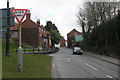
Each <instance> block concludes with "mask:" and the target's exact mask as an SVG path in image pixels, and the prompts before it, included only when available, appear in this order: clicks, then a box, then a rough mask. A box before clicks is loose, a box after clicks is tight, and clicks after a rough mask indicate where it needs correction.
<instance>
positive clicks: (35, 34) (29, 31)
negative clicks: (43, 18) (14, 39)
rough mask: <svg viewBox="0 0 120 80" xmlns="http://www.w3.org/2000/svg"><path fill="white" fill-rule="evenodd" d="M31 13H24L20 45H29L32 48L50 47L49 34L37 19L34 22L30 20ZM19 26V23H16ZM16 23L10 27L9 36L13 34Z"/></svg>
mask: <svg viewBox="0 0 120 80" xmlns="http://www.w3.org/2000/svg"><path fill="white" fill-rule="evenodd" d="M30 17H31V14H30V13H27V14H26V20H25V21H23V22H22V23H21V27H22V32H21V33H22V45H30V46H32V47H33V48H40V49H43V48H50V47H51V34H50V33H49V32H48V31H46V30H45V29H44V26H43V25H40V20H39V19H38V20H37V22H36V23H35V22H34V21H32V20H31V18H30ZM18 27H19V25H18ZM16 28H17V25H15V27H12V28H11V34H12V35H11V36H15V35H16V32H18V31H19V28H17V29H18V30H16Z"/></svg>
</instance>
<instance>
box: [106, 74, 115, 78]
mask: <svg viewBox="0 0 120 80" xmlns="http://www.w3.org/2000/svg"><path fill="white" fill-rule="evenodd" d="M106 76H107V77H109V78H112V79H114V78H113V77H112V76H110V75H106Z"/></svg>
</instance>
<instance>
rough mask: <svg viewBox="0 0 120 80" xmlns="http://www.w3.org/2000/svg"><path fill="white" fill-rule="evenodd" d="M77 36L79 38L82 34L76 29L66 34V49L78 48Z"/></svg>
mask: <svg viewBox="0 0 120 80" xmlns="http://www.w3.org/2000/svg"><path fill="white" fill-rule="evenodd" d="M78 35H79V36H81V35H82V33H81V32H79V31H77V30H76V29H73V30H72V31H70V32H69V33H68V34H67V47H69V48H70V47H73V46H80V40H79V38H78Z"/></svg>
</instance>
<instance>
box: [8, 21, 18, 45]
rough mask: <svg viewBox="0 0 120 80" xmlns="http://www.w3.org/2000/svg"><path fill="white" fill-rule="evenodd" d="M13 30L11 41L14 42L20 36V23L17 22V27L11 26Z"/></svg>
mask: <svg viewBox="0 0 120 80" xmlns="http://www.w3.org/2000/svg"><path fill="white" fill-rule="evenodd" d="M10 30H11V32H10V35H11V36H10V41H12V42H15V43H16V42H17V41H18V38H19V24H17V23H16V24H15V27H11V28H10Z"/></svg>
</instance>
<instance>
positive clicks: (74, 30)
mask: <svg viewBox="0 0 120 80" xmlns="http://www.w3.org/2000/svg"><path fill="white" fill-rule="evenodd" d="M72 32H77V33H78V34H82V32H79V31H77V30H76V29H73V30H72V31H70V32H69V33H68V34H70V33H72Z"/></svg>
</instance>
